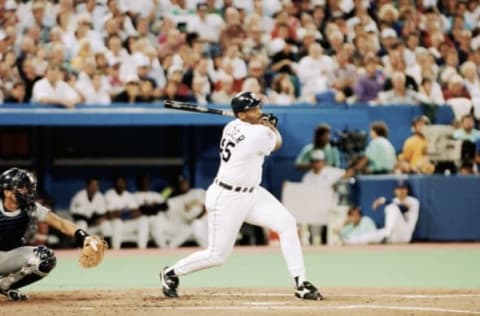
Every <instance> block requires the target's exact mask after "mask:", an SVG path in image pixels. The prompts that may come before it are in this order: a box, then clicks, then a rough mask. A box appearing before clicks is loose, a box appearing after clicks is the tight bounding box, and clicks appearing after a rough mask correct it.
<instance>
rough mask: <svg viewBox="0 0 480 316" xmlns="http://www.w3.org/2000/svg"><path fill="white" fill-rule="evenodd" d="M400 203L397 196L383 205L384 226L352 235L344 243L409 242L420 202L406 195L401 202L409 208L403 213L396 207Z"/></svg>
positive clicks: (415, 223)
mask: <svg viewBox="0 0 480 316" xmlns="http://www.w3.org/2000/svg"><path fill="white" fill-rule="evenodd" d="M400 203H401V202H400V200H399V199H398V198H394V199H393V202H392V203H390V204H388V205H387V206H385V226H384V227H383V228H381V229H377V230H376V231H374V232H370V233H365V234H361V235H356V236H352V237H351V238H349V239H347V240H345V243H346V244H351V245H362V244H375V243H380V242H382V241H384V240H385V241H386V242H388V243H408V242H410V241H411V240H412V236H413V231H414V230H415V225H417V220H418V213H419V210H420V202H419V201H418V199H417V198H415V197H413V196H407V197H406V198H405V201H404V202H403V203H404V204H407V205H408V206H409V208H408V211H407V212H405V213H403V214H402V212H401V211H400V208H399V207H398V205H399V204H400Z"/></svg>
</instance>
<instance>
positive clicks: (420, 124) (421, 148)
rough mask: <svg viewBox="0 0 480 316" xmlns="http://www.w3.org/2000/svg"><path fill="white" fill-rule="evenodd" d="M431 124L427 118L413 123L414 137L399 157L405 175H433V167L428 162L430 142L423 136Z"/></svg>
mask: <svg viewBox="0 0 480 316" xmlns="http://www.w3.org/2000/svg"><path fill="white" fill-rule="evenodd" d="M427 124H430V121H429V119H428V118H427V117H426V116H418V117H416V118H415V119H414V120H413V121H412V131H413V135H412V136H410V137H409V138H407V139H406V140H405V142H404V144H403V151H402V153H401V154H400V155H399V156H398V164H399V166H400V170H401V171H402V172H403V173H432V172H433V169H434V167H433V165H432V164H431V163H430V161H429V160H428V156H427V146H428V142H427V139H426V137H425V135H424V134H423V128H424V127H425V125H427Z"/></svg>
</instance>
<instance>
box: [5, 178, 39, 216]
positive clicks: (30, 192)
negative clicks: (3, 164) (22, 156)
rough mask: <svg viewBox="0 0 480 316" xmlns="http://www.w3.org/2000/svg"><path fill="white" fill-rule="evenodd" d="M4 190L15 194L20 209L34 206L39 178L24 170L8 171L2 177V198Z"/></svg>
mask: <svg viewBox="0 0 480 316" xmlns="http://www.w3.org/2000/svg"><path fill="white" fill-rule="evenodd" d="M20 189H23V190H20ZM3 190H11V191H13V192H14V193H15V197H16V199H17V203H18V206H19V207H20V208H25V207H30V206H33V205H34V203H35V198H36V195H37V178H36V177H35V176H34V175H33V173H31V172H30V171H27V170H24V169H19V168H11V169H8V170H7V171H5V172H4V173H2V174H1V175H0V197H2V198H3Z"/></svg>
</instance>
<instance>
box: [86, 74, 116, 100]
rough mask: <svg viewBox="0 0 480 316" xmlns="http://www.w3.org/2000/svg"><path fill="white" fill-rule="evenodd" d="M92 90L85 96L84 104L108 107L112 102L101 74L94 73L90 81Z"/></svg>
mask: <svg viewBox="0 0 480 316" xmlns="http://www.w3.org/2000/svg"><path fill="white" fill-rule="evenodd" d="M91 81H92V86H91V87H92V89H91V91H90V93H88V94H87V95H85V101H84V103H85V104H94V105H109V104H110V103H111V102H112V101H111V98H110V94H109V93H108V90H107V89H108V88H107V87H106V85H105V78H104V76H103V74H102V73H101V72H98V71H97V72H95V74H94V75H93V77H92V79H91Z"/></svg>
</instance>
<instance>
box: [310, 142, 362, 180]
mask: <svg viewBox="0 0 480 316" xmlns="http://www.w3.org/2000/svg"><path fill="white" fill-rule="evenodd" d="M310 161H311V170H310V171H308V172H307V173H306V174H305V175H304V176H303V178H302V182H303V183H309V184H313V185H315V186H329V187H332V186H334V185H335V184H336V183H337V182H338V181H339V180H340V179H343V178H349V177H351V176H352V175H353V174H352V171H351V170H348V171H346V170H344V169H340V168H337V167H332V166H329V165H327V164H326V162H325V153H324V152H323V150H321V149H315V150H313V151H312V154H311V157H310Z"/></svg>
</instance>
